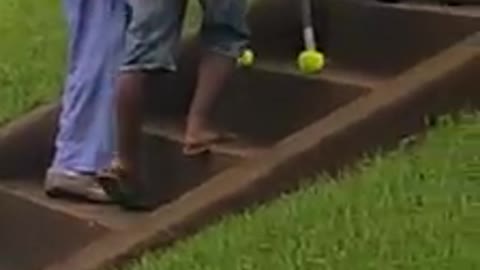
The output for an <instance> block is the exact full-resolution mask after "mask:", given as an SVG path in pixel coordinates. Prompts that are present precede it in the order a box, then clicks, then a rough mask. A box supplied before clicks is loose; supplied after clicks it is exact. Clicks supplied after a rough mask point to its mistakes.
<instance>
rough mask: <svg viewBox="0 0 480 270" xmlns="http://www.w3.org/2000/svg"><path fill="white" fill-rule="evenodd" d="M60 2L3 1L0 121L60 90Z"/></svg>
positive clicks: (0, 44) (61, 45)
mask: <svg viewBox="0 0 480 270" xmlns="http://www.w3.org/2000/svg"><path fill="white" fill-rule="evenodd" d="M60 2H61V1H48V0H46V1H35V0H1V1H0V14H1V17H2V22H1V23H0V35H1V41H0V124H2V123H5V122H6V121H8V120H10V119H12V118H14V117H17V116H18V115H20V114H22V113H25V112H26V111H28V110H30V109H32V108H33V107H35V106H37V105H39V104H42V103H46V102H48V101H50V100H51V99H52V98H54V97H55V96H57V93H58V92H59V89H60V84H61V82H62V78H61V76H62V70H63V66H64V42H63V41H64V37H65V33H64V27H63V21H62V17H61V16H60V14H61V13H60V12H61V10H60V6H59V3H60Z"/></svg>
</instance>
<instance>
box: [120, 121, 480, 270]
mask: <svg viewBox="0 0 480 270" xmlns="http://www.w3.org/2000/svg"><path fill="white" fill-rule="evenodd" d="M320 178H321V177H320ZM323 180H328V179H323ZM479 254H480V116H479V115H476V116H465V117H464V118H463V119H462V120H461V121H460V123H457V124H454V123H453V122H452V121H449V120H445V121H443V122H442V124H441V126H440V127H438V128H436V129H435V130H433V131H432V132H430V133H429V134H427V138H426V141H425V142H424V143H422V144H421V145H420V146H416V147H414V149H407V148H402V149H400V150H398V151H395V152H393V153H390V154H387V155H385V156H378V157H376V158H373V159H370V160H368V161H365V162H364V163H362V165H361V166H360V168H359V169H358V170H355V172H352V173H348V174H345V175H344V176H343V177H342V181H336V182H333V181H330V182H328V183H324V184H318V185H315V186H312V187H308V188H306V189H304V190H303V191H301V192H298V193H296V194H293V195H289V196H285V197H284V198H282V199H279V200H277V201H275V202H273V203H270V204H269V205H267V206H263V207H261V208H260V209H256V210H253V211H251V212H248V213H246V214H243V215H239V216H232V217H228V218H226V219H225V220H224V221H222V222H220V224H218V225H215V226H213V227H210V228H209V229H207V230H206V231H203V232H202V233H200V234H198V235H197V236H194V237H193V238H191V239H188V240H186V241H184V242H181V243H179V244H177V245H175V246H174V247H173V248H172V249H169V250H167V251H165V252H164V253H163V252H162V251H156V252H152V253H150V254H147V255H145V256H144V257H143V258H141V259H139V260H138V261H136V262H135V263H134V264H133V265H130V266H127V267H126V268H127V269H130V270H154V269H155V270H156V269H165V270H182V269H184V270H200V269H205V270H207V269H208V270H215V269H218V270H220V269H238V270H240V269H245V270H247V269H259V270H260V269H261V270H265V269H272V270H273V269H278V270H292V269H299V270H308V269H312V270H320V269H345V270H347V269H348V270H351V269H379V270H380V269H381V270H385V269H432V270H433V269H434V270H439V269H452V270H453V269H462V270H463V269H480V256H479Z"/></svg>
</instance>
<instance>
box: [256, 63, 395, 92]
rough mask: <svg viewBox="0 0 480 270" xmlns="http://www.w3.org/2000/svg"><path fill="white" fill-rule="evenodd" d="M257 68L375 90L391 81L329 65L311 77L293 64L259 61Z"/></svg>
mask: <svg viewBox="0 0 480 270" xmlns="http://www.w3.org/2000/svg"><path fill="white" fill-rule="evenodd" d="M255 68H256V69H260V70H266V71H269V72H278V73H283V74H289V75H295V76H300V77H304V78H307V79H318V80H325V81H329V82H333V83H339V84H346V85H352V86H359V87H363V88H369V89H371V88H374V87H376V86H377V85H379V84H381V83H383V82H385V81H386V80H388V79H389V78H386V77H380V76H376V75H374V74H367V73H364V72H361V71H359V70H348V69H344V68H339V67H336V66H335V65H329V64H327V66H326V67H325V68H324V69H323V70H322V71H321V72H319V73H318V74H311V75H309V74H303V73H301V72H300V71H299V70H298V68H297V67H296V65H295V63H293V62H285V61H282V62H280V61H279V62H275V61H271V60H268V61H259V62H258V63H256V64H255Z"/></svg>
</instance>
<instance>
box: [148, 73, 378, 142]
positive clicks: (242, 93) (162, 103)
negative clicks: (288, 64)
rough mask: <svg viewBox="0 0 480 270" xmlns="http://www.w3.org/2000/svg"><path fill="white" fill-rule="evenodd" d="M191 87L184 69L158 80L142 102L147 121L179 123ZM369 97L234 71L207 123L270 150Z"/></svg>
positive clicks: (352, 89)
mask: <svg viewBox="0 0 480 270" xmlns="http://www.w3.org/2000/svg"><path fill="white" fill-rule="evenodd" d="M189 66H190V65H189ZM193 82H195V75H194V72H192V70H188V69H183V70H182V69H181V70H180V71H179V73H178V74H177V75H176V76H175V77H170V78H168V77H166V76H164V77H161V78H159V80H158V81H156V82H154V83H153V84H152V86H151V89H150V90H151V91H150V92H149V96H148V98H147V104H146V105H145V110H146V112H147V115H149V117H153V118H161V119H164V118H174V119H182V118H184V117H185V115H186V112H187V110H188V105H189V100H190V98H191V95H192V91H193V88H194V84H193ZM369 91H370V89H369V88H367V87H365V86H358V85H352V84H349V83H345V82H339V81H332V80H326V79H324V78H322V77H320V78H316V79H311V78H307V77H305V76H299V75H298V74H289V72H288V71H287V72H283V71H280V72H279V71H278V70H275V71H269V70H265V69H261V68H254V69H247V70H239V71H238V72H237V73H236V74H235V75H234V76H233V78H232V80H230V81H229V83H228V84H227V86H226V87H225V89H224V91H222V93H221V95H220V96H219V97H218V99H217V100H216V103H215V104H214V110H213V113H212V117H211V119H210V120H211V122H212V124H213V125H214V126H217V127H218V128H220V129H222V130H226V131H229V132H232V133H234V134H238V135H239V137H240V138H241V140H242V141H245V142H248V143H249V144H253V145H265V146H270V145H273V144H275V143H276V142H278V141H279V140H281V139H283V138H285V137H287V136H288V135H289V134H291V133H293V132H295V131H296V130H299V129H301V128H303V127H305V126H307V125H308V124H310V123H312V122H313V121H315V119H318V118H322V117H324V116H326V115H328V114H329V113H331V112H332V111H333V110H335V109H336V108H338V107H340V106H343V105H345V104H347V103H349V102H351V101H352V100H354V99H356V98H358V97H360V96H362V95H365V94H367V93H368V92H369Z"/></svg>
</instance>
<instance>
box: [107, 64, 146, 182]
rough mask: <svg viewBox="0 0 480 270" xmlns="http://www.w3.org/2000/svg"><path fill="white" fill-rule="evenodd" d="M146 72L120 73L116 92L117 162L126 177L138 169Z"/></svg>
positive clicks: (131, 175) (129, 176)
mask: <svg viewBox="0 0 480 270" xmlns="http://www.w3.org/2000/svg"><path fill="white" fill-rule="evenodd" d="M147 78H148V74H146V73H144V72H141V71H135V72H125V73H122V74H121V75H120V77H119V79H118V85H117V92H116V99H115V101H116V104H115V105H116V116H117V138H118V140H117V150H118V156H117V162H118V163H119V165H120V167H121V168H122V169H123V170H125V171H126V172H127V175H128V179H131V178H135V176H136V173H137V169H138V156H139V148H140V147H139V146H140V133H141V123H142V118H143V117H142V103H143V99H144V90H145V89H144V86H145V82H146V80H147Z"/></svg>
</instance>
